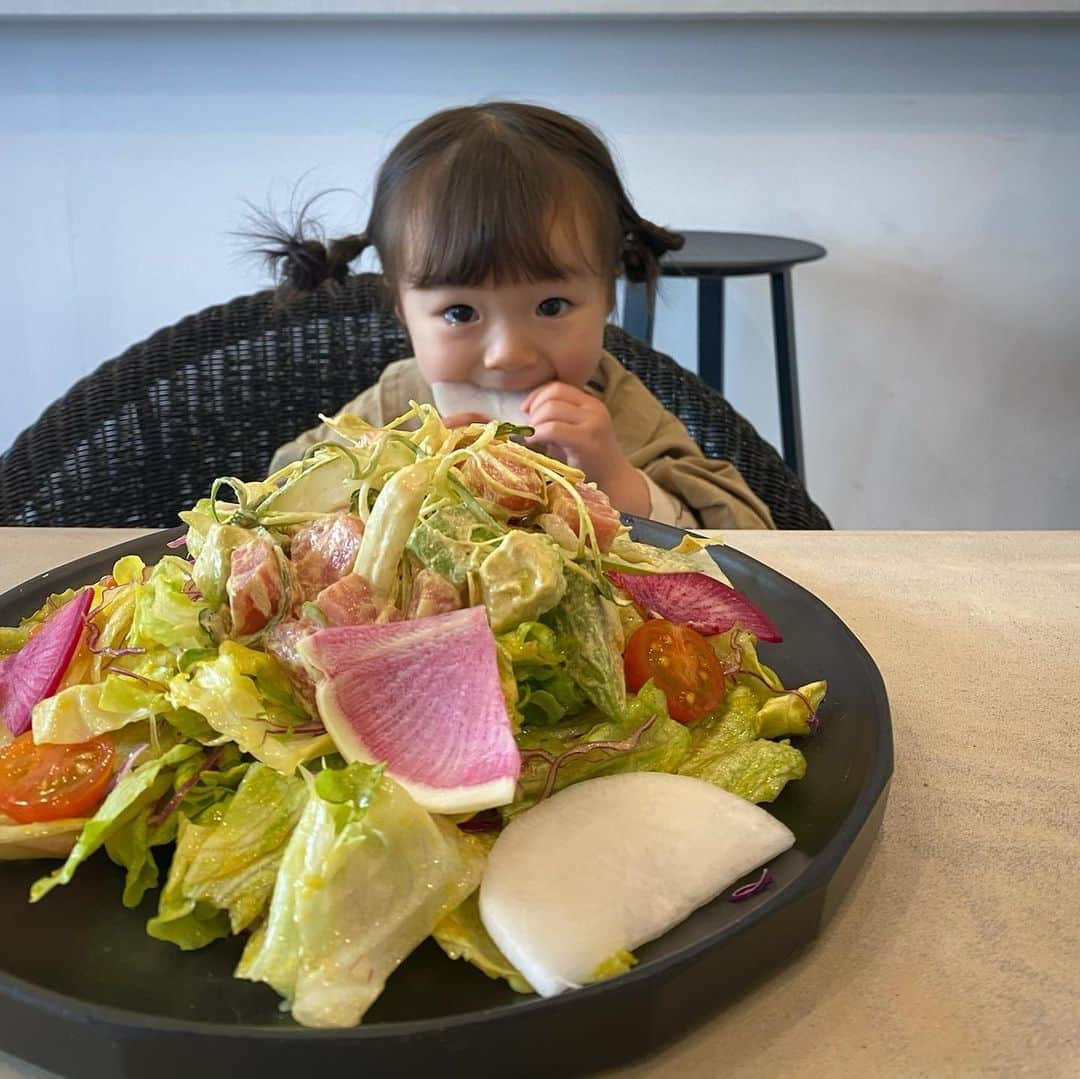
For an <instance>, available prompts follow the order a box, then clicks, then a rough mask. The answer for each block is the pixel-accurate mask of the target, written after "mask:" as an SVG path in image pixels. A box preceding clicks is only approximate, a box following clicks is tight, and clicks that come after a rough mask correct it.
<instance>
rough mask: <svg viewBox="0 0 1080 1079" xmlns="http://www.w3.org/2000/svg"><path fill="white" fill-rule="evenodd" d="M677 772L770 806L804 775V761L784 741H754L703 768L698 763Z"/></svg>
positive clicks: (760, 739)
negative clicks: (783, 791) (787, 786)
mask: <svg viewBox="0 0 1080 1079" xmlns="http://www.w3.org/2000/svg"><path fill="white" fill-rule="evenodd" d="M679 772H680V773H681V774H682V775H692V776H695V777H696V778H698V779H705V780H708V782H710V783H714V784H716V786H718V787H722V788H723V789H724V790H726V791H731V793H732V794H737V795H739V797H740V798H745V799H746V800H747V801H748V802H771V801H773V800H774V799H775V798H776V796H777V795H778V794H779V793H780V792H781V791H782V790H783V789H784V786H785V784H787V782H788V781H789V780H791V779H802V777H803V776H804V775H806V758H805V757H804V756H803V755H802V753H800V752H799V751H798V750H797V749H796V748H795V747H794V746H793V745H791V744H790V743H789V742H787V741H783V742H770V741H768V740H766V739H764V738H758V739H755V740H754V741H753V742H744V743H742V744H741V745H739V746H736V747H735V748H734V749H733V750H732V751H731V752H730V753H726V754H724V755H723V756H720V757H715V758H713V759H711V760H710V761H709V762H708V763H707V764H703V763H701V762H700V761H699V762H696V763H694V764H691V765H690V766H688V767H684V768H680V769H679Z"/></svg>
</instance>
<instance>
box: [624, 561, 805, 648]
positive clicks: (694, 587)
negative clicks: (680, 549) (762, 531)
mask: <svg viewBox="0 0 1080 1079" xmlns="http://www.w3.org/2000/svg"><path fill="white" fill-rule="evenodd" d="M608 579H609V580H611V581H612V582H613V583H614V584H615V585H617V586H618V587H619V588H621V589H622V590H623V591H624V592H626V593H627V594H628V595H629V596H630V598H631V599H632V600H633V601H634V602H635V603H636V604H637V605H638V606H639V607H642V608H644V609H645V610H646V611H648V612H649V613H650V614H653V615H656V616H658V617H660V618H666V619H667V620H668V621H669V622H676V623H677V624H678V625H680V626H689V627H690V628H691V629H696V630H697V631H698V633H704V634H706V635H707V636H708V635H711V634H713V633H726V632H727V631H728V630H729V629H731V627H732V626H738V627H739V628H740V629H745V630H747V631H749V632H750V633H752V634H753V635H754V636H755V637H757V639H758V640H759V641H769V642H770V643H773V644H775V643H777V642H779V641H782V640H783V639H784V638H783V637H781V636H780V631H779V630H778V629H777V628H776V626H774V625H773V623H772V621H771V620H770V619H769V616H768V615H767V614H765V612H764V611H762V610H761V608H760V607H757V606H755V605H754V604H753V603H751V602H750V601H749V600H748V599H747V598H746V597H745V596H743V595H740V594H739V593H738V592H736V591H735V589H734V588H729V587H728V586H727V585H726V584H724V583H723V582H722V581H718V580H717V579H716V578H715V577H710V576H709V575H708V574H705V573H609V574H608Z"/></svg>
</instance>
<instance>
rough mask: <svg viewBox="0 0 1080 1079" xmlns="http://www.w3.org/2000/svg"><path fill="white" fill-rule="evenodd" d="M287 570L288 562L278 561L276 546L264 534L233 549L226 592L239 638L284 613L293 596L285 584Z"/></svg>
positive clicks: (248, 634) (235, 631)
mask: <svg viewBox="0 0 1080 1079" xmlns="http://www.w3.org/2000/svg"><path fill="white" fill-rule="evenodd" d="M283 563H284V568H283ZM286 572H289V566H288V563H287V562H284V560H282V561H279V560H278V556H277V551H276V550H275V548H274V545H273V544H272V543H271V542H270V541H269V540H268V539H263V537H262V536H259V537H257V538H256V539H253V540H248V542H247V543H244V544H241V545H240V546H239V547H237V548H236V550H234V551H233V552H232V554H231V555H230V557H229V579H228V581H227V582H226V584H225V591H226V592H227V593H228V595H229V614H231V615H232V624H233V632H234V633H235V634H236V635H237V636H238V637H251V636H253V635H254V634H256V633H258V632H259V631H260V630H263V629H265V628H266V626H267V625H268V624H269V623H270V622H271V621H272V620H276V619H277V618H279V617H280V616H281V614H282V613H283V612H284V608H285V606H286V605H287V604H288V603H289V601H290V599H291V598H292V597H290V595H289V592H288V591H287V590H286V587H285V579H284V574H285V573H286Z"/></svg>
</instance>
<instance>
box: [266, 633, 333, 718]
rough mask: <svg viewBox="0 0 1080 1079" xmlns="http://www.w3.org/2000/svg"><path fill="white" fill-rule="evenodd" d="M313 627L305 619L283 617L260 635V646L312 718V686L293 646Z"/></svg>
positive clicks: (314, 707) (305, 668)
mask: <svg viewBox="0 0 1080 1079" xmlns="http://www.w3.org/2000/svg"><path fill="white" fill-rule="evenodd" d="M314 632H315V626H314V625H313V624H312V623H311V622H308V621H307V620H306V619H298V618H285V619H282V620H281V621H280V622H275V623H274V625H272V626H271V627H270V628H269V629H268V630H267V631H266V633H265V635H264V636H263V641H262V643H263V647H264V648H265V649H266V650H267V652H269V653H270V655H272V656H273V657H274V659H276V660H277V661H278V663H280V664H281V665H282V667H284V668H285V671H286V673H287V674H288V676H289V681H290V682H291V683H292V687H293V689H294V690H295V691H296V695H297V696H298V697H299V698H300V700H301V701H303V702H304V707H305V708H306V709H307V710H308V712H310V713H311V715H313V716H317V715H318V714H319V713H318V708H317V707H316V705H315V684H314V683H313V682H312V681H311V675H310V674H308V670H307V667H305V666H304V664H303V662H302V661H301V659H300V654H299V652H297V646H298V645H299V644H300V642H301V641H302V640H303V639H304V638H305V637H307V636H309V635H310V634H312V633H314Z"/></svg>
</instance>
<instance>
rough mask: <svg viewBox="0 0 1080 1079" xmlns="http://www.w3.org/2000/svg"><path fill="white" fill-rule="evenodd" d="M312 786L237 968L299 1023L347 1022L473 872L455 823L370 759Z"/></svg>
mask: <svg viewBox="0 0 1080 1079" xmlns="http://www.w3.org/2000/svg"><path fill="white" fill-rule="evenodd" d="M312 788H313V789H312V792H311V796H310V797H309V800H308V803H307V806H306V808H305V809H304V812H303V815H302V817H301V819H300V823H299V824H298V825H297V827H296V830H295V831H294V832H293V836H292V838H291V839H290V841H289V845H288V847H287V848H286V851H285V856H284V858H283V859H282V863H281V868H280V869H279V871H278V880H277V885H276V887H275V889H274V897H273V900H272V902H271V904H270V913H269V915H268V917H267V920H266V923H265V926H264V927H263V928H262V929H261V930H260V931H258V932H257V933H256V934H254V935H253V936H252V938H251V940H250V941H249V943H248V946H247V948H246V949H245V952H244V956H243V958H242V960H241V963H240V966H239V968H238V969H237V975H238V976H239V977H243V978H251V979H254V980H260V981H266V982H268V983H269V984H270V985H272V986H273V987H274V988H275V989H277V991H278V992H279V993H281V994H282V995H283V996H284V997H285V998H286V1000H287V1001H288V1002H289V1005H290V1006H291V1009H292V1014H293V1017H294V1018H295V1019H296V1020H297V1021H298V1022H300V1023H302V1024H304V1025H305V1026H313V1027H350V1026H354V1025H355V1024H356V1023H358V1022H359V1021H360V1019H361V1018H362V1017H363V1015H364V1013H365V1012H366V1011H367V1009H368V1008H369V1007H370V1005H371V1003H372V1002H373V1001H374V1000H375V998H376V997H378V995H379V993H381V992H382V988H383V985H384V984H385V981H386V978H387V977H388V976H389V975H390V974H391V973H392V972H393V971H394V970H395V969H396V968H397V966H398V964H399V963H400V962H401V961H402V960H403V959H404V958H405V956H407V955H408V954H409V953H410V952H411V951H412V950H413V949H414V948H415V947H416V945H417V944H419V943H420V942H421V941H422V940H423V939H424V938H425V937H427V936H428V935H430V933H431V931H432V929H433V928H434V927H435V925H436V924H437V923H438V921H439V920H440V919H441V918H442V917H443V915H444V914H446V913H447V912H448V911H450V910H452V909H454V908H455V907H457V906H458V905H459V904H460V903H461V901H462V900H463V899H464V898H465V896H467V895H468V894H469V893H470V892H471V891H472V890H473V889H474V888H475V887H476V885H477V883H478V881H479V874H478V871H477V863H476V861H475V860H473V859H470V858H468V857H467V856H465V855H464V854H463V851H462V845H461V839H460V837H459V833H458V830H457V828H455V827H454V826H453V825H452V824H450V823H448V822H447V821H446V820H444V819H442V818H435V817H432V816H431V814H429V813H427V812H426V811H425V810H423V809H421V808H420V807H419V806H418V805H417V804H416V803H415V802H414V801H413V800H412V799H411V798H410V797H409V795H408V794H407V793H406V792H405V791H404V790H403V789H402V788H401V787H399V786H398V785H397V784H396V783H394V782H393V781H391V780H389V779H388V778H386V777H385V776H383V775H382V774H381V769H380V768H377V767H372V766H370V765H365V764H359V763H357V764H351V765H349V766H348V768H344V769H340V770H335V771H330V770H327V771H323V772H321V773H320V774H319V776H318V777H317V778H316V779H315V780H313V781H312Z"/></svg>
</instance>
